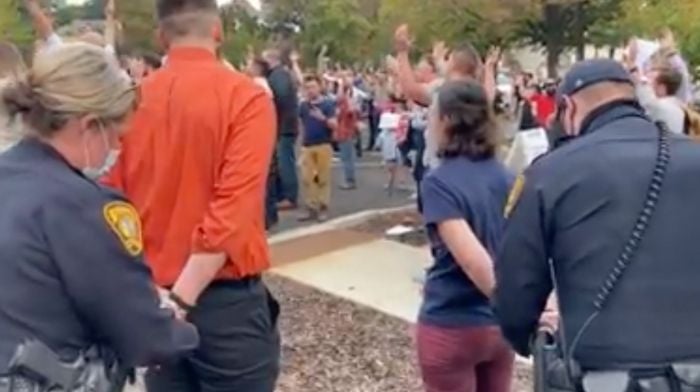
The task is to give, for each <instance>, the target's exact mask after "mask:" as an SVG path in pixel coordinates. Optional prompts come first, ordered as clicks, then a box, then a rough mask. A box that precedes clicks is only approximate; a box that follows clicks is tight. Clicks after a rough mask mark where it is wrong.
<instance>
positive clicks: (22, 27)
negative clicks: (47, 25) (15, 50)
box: [0, 0, 33, 48]
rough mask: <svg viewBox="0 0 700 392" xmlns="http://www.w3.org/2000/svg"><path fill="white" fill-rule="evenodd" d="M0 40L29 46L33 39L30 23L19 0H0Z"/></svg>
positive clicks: (25, 46)
mask: <svg viewBox="0 0 700 392" xmlns="http://www.w3.org/2000/svg"><path fill="white" fill-rule="evenodd" d="M0 10H1V12H0V40H6V41H10V42H12V43H14V44H16V45H18V46H20V47H23V48H27V47H30V46H31V44H32V41H33V35H32V30H31V25H30V24H29V23H28V21H27V19H26V18H25V17H24V15H23V12H22V6H21V0H0Z"/></svg>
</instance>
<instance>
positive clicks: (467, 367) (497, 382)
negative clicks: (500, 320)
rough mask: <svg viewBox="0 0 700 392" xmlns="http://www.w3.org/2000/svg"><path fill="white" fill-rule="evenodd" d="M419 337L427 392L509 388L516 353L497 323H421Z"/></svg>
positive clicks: (495, 391) (504, 391)
mask: <svg viewBox="0 0 700 392" xmlns="http://www.w3.org/2000/svg"><path fill="white" fill-rule="evenodd" d="M417 338H418V339H417V345H418V362H419V364H420V368H421V372H422V374H423V383H424V384H425V390H426V392H510V388H511V381H512V377H513V361H514V354H513V351H511V349H510V346H508V343H507V342H506V341H505V339H504V338H503V335H501V330H500V328H498V327H497V326H485V327H463V328H442V327H434V326H430V325H424V324H419V325H418V333H417Z"/></svg>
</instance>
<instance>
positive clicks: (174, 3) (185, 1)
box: [156, 0, 218, 21]
mask: <svg viewBox="0 0 700 392" xmlns="http://www.w3.org/2000/svg"><path fill="white" fill-rule="evenodd" d="M200 11H205V12H211V11H213V12H217V11H218V7H217V5H216V0H158V3H157V4H156V15H157V16H158V20H159V21H163V20H164V19H166V18H169V17H172V16H175V15H179V14H184V13H188V12H200Z"/></svg>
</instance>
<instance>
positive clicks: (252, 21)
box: [221, 3, 270, 64]
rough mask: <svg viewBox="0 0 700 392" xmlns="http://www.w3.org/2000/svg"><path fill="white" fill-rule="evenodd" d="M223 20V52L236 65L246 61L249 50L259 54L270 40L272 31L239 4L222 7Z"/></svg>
mask: <svg viewBox="0 0 700 392" xmlns="http://www.w3.org/2000/svg"><path fill="white" fill-rule="evenodd" d="M221 20H222V22H223V25H224V32H225V40H224V42H223V44H222V46H221V52H222V53H223V54H224V56H225V57H226V59H228V60H229V61H231V62H233V63H234V64H240V63H242V62H243V61H244V60H245V58H246V55H247V54H248V49H249V48H253V49H254V50H255V51H256V52H259V51H260V50H261V49H262V47H263V46H264V45H265V43H266V42H267V40H268V37H269V33H270V31H269V29H268V28H267V27H266V26H265V25H264V24H263V21H262V20H260V18H258V17H257V16H255V15H253V14H251V13H250V12H248V10H246V9H244V8H243V7H242V6H240V5H238V4H233V3H232V4H229V5H227V6H225V7H222V8H221Z"/></svg>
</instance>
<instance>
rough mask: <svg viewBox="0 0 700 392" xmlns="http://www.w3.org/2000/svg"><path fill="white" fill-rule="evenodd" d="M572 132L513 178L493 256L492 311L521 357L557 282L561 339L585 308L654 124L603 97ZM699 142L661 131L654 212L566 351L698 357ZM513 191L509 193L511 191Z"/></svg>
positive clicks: (624, 231) (617, 248) (630, 216)
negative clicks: (664, 159)
mask: <svg viewBox="0 0 700 392" xmlns="http://www.w3.org/2000/svg"><path fill="white" fill-rule="evenodd" d="M581 133H582V136H580V137H578V138H576V139H575V140H573V141H571V142H569V143H567V144H566V145H564V146H562V147H560V148H559V149H557V150H555V151H553V152H552V153H550V154H549V155H546V156H544V157H542V158H541V159H539V160H538V161H536V162H535V163H534V164H533V166H532V167H531V168H530V169H529V170H528V171H526V173H525V175H524V177H522V178H520V179H519V180H518V181H517V184H516V185H515V186H514V197H512V198H511V201H510V203H509V204H510V205H509V208H508V209H509V210H511V211H510V216H509V221H508V224H507V229H506V233H505V237H504V240H503V246H502V249H501V252H500V255H499V257H498V263H497V264H496V274H497V290H496V294H495V310H496V313H497V317H498V319H499V321H500V324H501V327H502V330H503V332H504V335H505V336H506V337H507V339H508V340H509V341H510V342H511V343H512V344H513V346H514V347H515V349H516V350H517V351H518V352H519V353H520V354H522V355H528V354H529V352H530V347H529V344H530V338H531V337H532V335H533V334H534V332H535V329H536V327H537V324H538V320H539V317H540V314H541V312H542V311H543V309H544V306H545V303H546V301H547V298H548V296H549V294H550V292H551V291H552V284H551V279H550V272H549V268H548V260H550V259H551V260H552V261H553V265H554V268H555V270H556V276H557V282H558V285H559V304H560V306H561V315H562V317H563V321H564V327H565V328H564V332H565V335H566V340H567V341H568V343H569V346H570V345H571V343H572V340H573V339H574V337H575V336H576V335H577V334H578V332H579V331H580V329H581V327H582V325H583V324H584V322H585V320H586V319H588V318H589V317H590V316H591V314H592V313H593V312H594V307H593V301H594V300H595V298H596V295H597V293H598V290H599V288H600V286H601V285H602V284H603V282H604V281H605V279H606V277H608V276H609V274H610V272H611V271H612V269H613V266H614V263H615V261H616V259H617V257H618V256H619V254H620V252H621V251H622V246H623V245H624V242H625V241H627V239H628V237H629V235H630V232H631V231H632V227H633V226H634V224H635V221H636V219H637V217H638V215H639V213H640V211H641V209H642V204H643V203H644V200H645V197H646V193H647V188H648V186H649V183H650V181H651V176H652V171H653V169H654V165H655V162H656V155H657V149H658V146H657V145H658V141H657V140H658V130H657V127H656V125H655V124H654V123H652V122H651V121H650V120H649V119H648V118H646V116H645V115H644V114H643V111H642V109H641V107H639V106H638V105H637V104H635V103H633V102H616V103H612V104H608V105H605V106H603V107H601V108H599V109H597V110H596V111H594V113H592V114H591V115H590V116H589V118H588V120H586V121H584V124H583V127H582V132H581ZM698 173H700V146H698V145H696V144H694V143H693V142H691V141H690V140H689V139H687V138H684V137H682V136H672V141H671V163H670V166H669V169H668V173H667V176H666V183H665V185H664V189H663V190H662V192H661V198H660V202H659V205H658V207H657V210H656V212H655V215H654V216H653V218H652V220H651V223H650V226H649V228H648V229H647V232H646V234H645V237H644V239H643V240H642V242H641V245H640V247H639V250H638V252H637V255H636V256H635V259H634V260H633V261H632V264H631V266H630V267H629V268H628V270H627V271H626V272H625V274H624V276H623V277H622V280H621V281H620V282H619V283H618V286H617V287H616V289H615V291H614V292H613V294H612V296H611V298H610V300H609V302H608V304H607V305H606V307H605V308H604V309H603V311H602V313H601V314H600V315H599V316H598V317H597V318H596V319H595V320H594V321H593V322H592V323H591V325H590V327H589V328H588V329H587V330H586V331H585V333H584V334H583V335H582V336H581V339H580V342H579V344H578V347H577V349H576V352H575V354H574V358H576V359H577V360H578V361H579V362H580V363H581V365H582V366H583V367H584V368H585V367H588V368H590V367H595V368H610V367H612V368H616V367H625V366H627V365H630V364H658V363H661V362H665V361H669V360H677V359H683V358H699V357H700V333H698V331H699V330H700V301H697V298H700V285H699V284H698V282H697V279H698V276H700V263H698V261H697V257H698V255H699V254H700V240H699V239H698V233H699V230H698V227H699V225H700V203H699V202H698V200H700V182H698ZM518 194H519V195H518Z"/></svg>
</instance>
